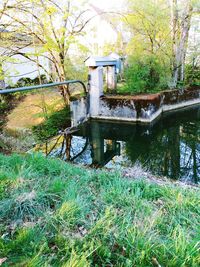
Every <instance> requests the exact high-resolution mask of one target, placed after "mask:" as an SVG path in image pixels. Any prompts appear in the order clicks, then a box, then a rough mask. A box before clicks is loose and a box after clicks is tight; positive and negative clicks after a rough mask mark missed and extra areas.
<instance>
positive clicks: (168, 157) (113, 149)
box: [37, 106, 200, 183]
mask: <svg viewBox="0 0 200 267" xmlns="http://www.w3.org/2000/svg"><path fill="white" fill-rule="evenodd" d="M37 149H38V150H43V151H44V152H45V153H46V154H47V155H50V156H56V157H60V158H62V159H64V160H70V161H72V162H74V163H79V164H84V165H88V166H91V167H95V168H98V167H106V168H122V167H131V166H133V165H134V164H135V163H136V162H137V163H140V164H141V165H142V166H144V167H145V168H148V169H149V170H150V171H151V172H152V173H153V174H156V175H164V176H167V177H169V178H172V179H176V180H177V179H179V180H183V181H187V182H194V183H198V182H200V107H199V106H198V107H194V108H190V109H187V110H181V111H177V112H175V113H171V114H170V113H169V114H168V115H165V116H163V117H162V118H161V119H159V120H158V121H157V122H156V123H154V124H153V125H148V126H147V125H146V126H144V125H143V126H142V125H139V124H138V125H137V124H127V123H111V122H103V121H101V122H100V121H90V122H88V123H86V124H84V125H82V126H81V127H80V129H79V130H78V132H76V133H73V134H72V135H71V136H70V137H69V136H65V135H59V136H56V137H55V138H53V139H52V140H51V141H50V142H48V143H46V144H45V145H43V146H40V147H38V148H37Z"/></svg>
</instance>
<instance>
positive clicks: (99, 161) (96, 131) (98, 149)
mask: <svg viewBox="0 0 200 267" xmlns="http://www.w3.org/2000/svg"><path fill="white" fill-rule="evenodd" d="M90 144H91V146H92V163H93V164H95V165H99V166H101V165H103V163H104V139H103V138H102V137H101V134H100V125H99V123H98V122H93V124H92V128H91V140H90Z"/></svg>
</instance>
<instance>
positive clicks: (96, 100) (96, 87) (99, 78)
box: [89, 67, 103, 116]
mask: <svg viewBox="0 0 200 267" xmlns="http://www.w3.org/2000/svg"><path fill="white" fill-rule="evenodd" d="M89 74H90V91H89V94H90V116H97V115H99V105H100V97H101V96H102V95H103V67H90V68H89Z"/></svg>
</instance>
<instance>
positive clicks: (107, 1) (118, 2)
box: [90, 0, 125, 9]
mask: <svg viewBox="0 0 200 267" xmlns="http://www.w3.org/2000/svg"><path fill="white" fill-rule="evenodd" d="M124 2H125V0H90V3H92V4H93V5H95V6H97V7H99V8H102V9H107V8H108V9H119V8H120V7H122V6H123V3H124Z"/></svg>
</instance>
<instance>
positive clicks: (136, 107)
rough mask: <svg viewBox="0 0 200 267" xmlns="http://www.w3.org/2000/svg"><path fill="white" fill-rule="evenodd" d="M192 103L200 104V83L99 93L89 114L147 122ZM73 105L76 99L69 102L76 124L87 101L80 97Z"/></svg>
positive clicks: (118, 119) (99, 117)
mask: <svg viewBox="0 0 200 267" xmlns="http://www.w3.org/2000/svg"><path fill="white" fill-rule="evenodd" d="M78 103H80V104H78ZM195 104H200V87H199V86H194V87H191V88H188V89H184V90H170V91H164V92H161V93H157V94H149V95H136V96H120V95H117V96H102V97H100V98H99V113H98V114H97V115H91V116H90V117H91V118H95V119H102V120H103V119H104V120H114V121H130V122H146V123H149V122H152V121H153V120H154V119H156V118H157V117H159V116H160V115H161V114H162V113H163V112H166V111H170V110H175V109H179V108H184V107H188V106H192V105H195ZM74 105H75V103H72V104H71V107H72V117H73V120H74V124H75V125H76V121H78V120H79V121H80V117H82V116H85V117H86V116H87V115H86V114H87V111H86V110H87V101H86V100H84V101H83V100H82V102H80V100H79V102H76V105H75V106H74ZM91 105H92V103H90V107H91ZM73 106H74V107H73ZM83 106H84V108H83ZM75 107H76V108H75ZM83 110H84V112H85V113H84V112H83Z"/></svg>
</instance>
